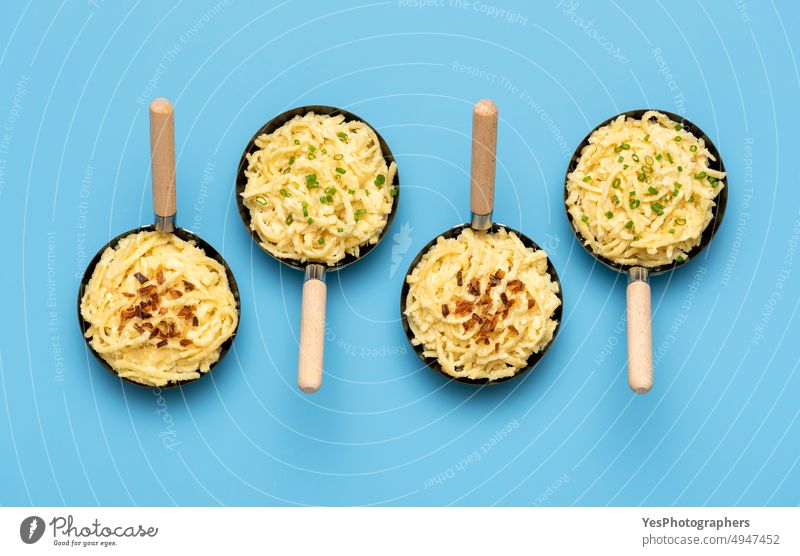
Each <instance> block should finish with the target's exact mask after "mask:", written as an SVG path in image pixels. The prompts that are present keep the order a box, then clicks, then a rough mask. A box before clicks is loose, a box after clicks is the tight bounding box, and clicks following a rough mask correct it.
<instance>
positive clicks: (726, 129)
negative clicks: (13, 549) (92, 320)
mask: <svg viewBox="0 0 800 556" xmlns="http://www.w3.org/2000/svg"><path fill="white" fill-rule="evenodd" d="M410 4H412V2H402V1H401V2H397V1H393V2H380V1H378V2H372V3H369V2H365V1H364V2H335V3H334V2H318V3H312V2H297V1H287V2H284V3H282V4H274V5H271V4H270V3H268V2H261V1H255V0H236V1H230V0H225V1H222V2H218V1H216V0H206V1H192V2H189V1H184V2H176V3H174V4H171V5H168V3H165V2H159V1H155V0H143V1H140V2H110V1H106V2H103V1H101V0H97V2H95V3H91V2H87V1H85V0H75V1H64V2H55V1H54V2H46V1H32V2H24V1H15V2H4V4H3V6H4V7H3V17H2V20H1V21H0V48H2V52H0V71H2V84H1V85H0V125H2V126H3V129H2V130H0V131H1V132H0V139H2V141H0V170H2V172H1V173H0V178H2V181H0V222H1V224H0V225H1V226H2V237H3V241H2V252H3V260H4V261H5V265H4V266H5V268H4V269H3V271H2V273H0V291H2V292H3V302H2V324H0V331H1V332H2V333H0V389H1V390H2V396H0V462H2V467H1V468H0V503H2V504H3V505H26V504H37V505H59V504H70V505H95V504H102V505H172V504H178V505H215V504H225V505H282V504H290V505H295V504H297V505H306V504H311V505H350V504H397V505H446V504H456V505H491V504H499V505H531V504H535V505H539V504H545V505H604V504H611V505H639V504H642V505H672V504H678V505H735V504H748V505H762V504H767V505H796V504H798V503H800V465H798V458H800V453H799V452H800V450H798V446H800V423H798V415H800V404H799V403H798V400H799V399H800V375H799V374H798V372H797V371H798V369H797V367H798V360H799V359H800V357H799V355H800V342H798V341H797V338H798V333H800V320H799V319H798V318H797V311H798V304H799V302H800V281H799V280H798V279H797V276H798V274H800V258H798V254H797V252H796V250H795V249H796V248H797V240H798V237H799V236H800V213H799V212H798V209H800V192H798V178H800V173H799V172H798V166H797V161H798V151H800V141H799V140H798V136H797V129H798V127H800V115H799V113H798V111H797V109H796V102H797V98H798V96H800V74H798V64H797V60H796V58H795V52H797V51H799V50H800V44H798V39H797V37H798V28H797V27H798V21H799V20H798V18H799V17H800V10H798V7H797V4H796V3H795V2H791V1H788V0H787V1H782V2H749V3H746V4H740V5H739V6H737V4H736V3H735V2H733V1H725V2H703V3H702V4H701V3H700V2H697V1H685V2H663V1H662V2H647V3H644V2H633V1H625V2H623V1H612V0H608V1H600V2H588V1H586V2H580V3H577V2H572V3H570V2H566V1H565V2H562V3H561V5H558V3H557V2H556V1H555V0H554V1H550V2H543V3H536V4H534V3H532V2H510V1H507V0H487V1H485V2H483V3H475V2H458V1H457V0H452V1H451V0H438V2H434V3H430V2H428V3H424V2H423V4H427V5H425V6H423V7H414V6H411V5H410ZM417 4H419V2H417ZM431 4H433V5H431ZM215 6H216V7H215ZM499 10H506V11H505V12H504V13H503V12H500V11H499ZM481 72H483V73H481ZM155 96H167V97H169V98H171V99H173V100H174V102H175V105H176V134H177V152H178V187H179V194H178V196H179V200H178V204H179V218H180V222H181V223H182V225H183V226H184V227H188V228H190V229H193V230H194V231H195V232H197V233H199V234H200V235H201V236H202V237H204V238H205V239H206V240H208V241H209V242H210V243H211V244H212V245H214V246H216V247H217V249H218V250H219V251H220V252H222V253H223V254H224V256H225V257H226V259H227V261H228V262H229V264H230V266H231V267H232V268H233V271H234V273H235V275H236V277H237V280H238V282H239V287H240V288H241V293H242V303H243V312H242V322H241V327H240V329H239V336H238V337H237V339H236V342H235V346H234V349H233V350H232V351H231V352H230V353H229V354H228V356H227V358H226V359H225V360H224V362H222V363H221V364H220V365H219V366H218V367H217V368H216V369H215V371H214V372H213V373H212V374H211V375H210V376H207V377H205V378H203V379H202V380H200V381H198V382H195V383H194V384H192V385H190V386H188V387H185V388H183V389H177V390H171V391H165V392H158V391H153V390H151V389H147V388H138V387H135V386H132V385H129V384H121V383H120V381H119V380H118V379H116V378H115V377H114V376H113V375H111V374H110V373H108V372H106V371H105V370H104V369H103V368H102V367H100V365H99V364H98V363H97V362H96V361H94V360H93V359H92V357H91V355H90V354H89V353H88V352H87V350H86V348H85V345H84V342H83V340H82V339H81V336H80V333H79V330H78V327H77V325H76V307H75V300H76V292H77V287H78V283H79V277H80V275H81V274H82V272H83V270H84V268H85V266H86V264H87V263H88V260H89V259H90V258H91V257H92V256H93V254H94V253H95V252H96V251H97V249H99V248H100V246H102V245H103V243H105V242H106V241H107V240H108V239H109V238H110V237H113V236H115V235H117V234H118V233H120V232H122V231H125V230H127V229H130V228H133V227H136V226H139V225H141V224H145V223H149V222H151V209H150V189H149V163H148V149H149V143H148V123H147V110H146V106H147V102H148V101H149V99H151V98H153V97H155ZM483 97H491V98H493V99H494V100H495V101H496V103H497V104H498V106H499V108H500V114H501V121H500V130H499V144H498V149H499V156H498V177H497V206H496V210H495V215H496V216H497V218H498V219H499V220H501V221H503V222H505V223H507V224H509V225H511V226H513V227H516V228H518V229H520V230H521V231H523V232H524V233H526V234H527V235H529V236H530V237H532V238H533V239H534V240H535V241H537V242H538V243H539V244H540V245H542V246H543V247H545V248H546V249H547V250H548V251H549V254H550V256H551V258H552V259H553V261H554V263H555V266H556V268H557V269H558V271H559V273H560V275H561V280H562V283H563V288H564V297H565V311H564V320H563V324H562V327H561V332H560V334H559V336H558V338H557V341H556V342H555V344H554V346H553V347H552V349H551V350H550V351H549V352H548V353H547V355H546V357H545V358H544V359H543V361H542V362H541V363H540V364H539V365H538V366H537V367H536V369H535V370H534V371H533V372H531V373H529V374H528V375H527V376H526V377H525V378H524V379H522V380H518V381H511V382H510V383H506V384H503V385H499V386H495V387H490V388H484V389H476V388H472V387H468V386H465V385H460V384H451V383H448V382H447V381H445V380H444V379H442V378H441V377H440V376H438V375H436V374H435V373H434V372H432V371H430V370H429V369H427V368H424V367H422V366H421V364H420V362H419V361H418V359H417V357H416V355H415V354H414V353H413V352H412V351H411V350H410V348H409V346H408V345H407V341H406V338H405V336H404V334H403V331H402V329H401V326H400V323H399V320H398V306H399V300H398V297H399V291H400V287H401V283H402V280H403V276H404V273H405V271H406V269H407V267H408V264H409V263H410V261H411V259H412V258H413V257H414V255H415V254H416V253H417V251H418V250H419V249H420V248H421V247H422V246H423V245H424V244H425V243H426V242H427V241H428V240H430V239H431V238H432V237H434V236H435V235H436V234H437V233H439V232H440V231H443V230H445V229H447V228H449V227H451V226H453V225H455V224H457V223H460V222H462V221H464V220H465V219H466V218H467V216H468V205H467V199H466V192H467V184H468V168H469V156H470V150H469V132H470V127H471V119H470V118H471V116H470V110H471V105H472V103H473V102H475V101H476V100H477V99H479V98H483ZM315 103H320V104H331V105H335V106H341V107H343V108H347V109H349V110H351V111H354V112H356V113H357V114H359V115H361V116H362V117H364V118H366V119H367V120H368V121H369V122H371V123H372V124H373V125H374V126H375V127H376V128H377V129H378V130H379V131H380V132H381V133H382V134H383V136H384V137H385V138H386V140H387V141H388V143H389V145H390V146H391V148H392V149H393V151H394V153H395V155H396V156H397V159H398V164H399V168H400V173H401V178H402V187H403V194H402V200H401V203H400V208H399V211H398V214H397V217H396V219H395V221H394V224H393V227H392V230H391V231H390V233H389V235H387V237H386V240H385V241H384V242H383V243H382V244H381V245H380V246H379V248H377V249H376V250H375V251H374V252H373V253H372V254H371V255H370V256H369V257H367V258H366V259H364V260H363V261H360V262H359V263H358V264H355V265H352V266H351V267H348V268H347V269H345V270H343V271H342V272H339V273H336V274H332V275H331V276H330V277H329V295H328V298H329V301H328V315H329V318H328V342H327V344H326V354H325V370H326V377H325V382H324V385H323V388H322V390H321V391H320V392H319V393H318V394H317V395H314V396H304V395H302V394H301V393H299V391H298V390H297V388H296V386H295V381H296V374H295V373H296V360H297V355H296V351H297V349H296V343H297V334H298V325H299V306H300V303H299V301H300V288H301V274H300V273H299V272H295V271H292V270H290V269H287V268H283V267H281V266H280V265H278V264H277V263H276V262H274V261H273V260H271V259H270V258H269V257H267V256H266V255H265V254H264V253H263V252H261V251H260V250H259V249H257V247H256V246H255V245H254V243H253V242H252V241H251V239H250V237H249V236H248V234H247V232H246V231H245V229H244V228H243V226H242V224H241V222H240V221H239V217H238V214H237V212H236V203H235V200H234V192H233V182H234V177H235V172H236V166H237V163H238V161H239V157H240V155H241V151H242V148H243V147H244V145H245V143H246V142H247V140H248V139H249V138H250V136H251V134H252V133H253V132H254V131H255V130H256V129H258V128H259V127H260V126H261V125H262V124H263V123H264V122H266V121H267V120H268V119H270V118H271V117H272V116H274V115H276V114H277V113H279V112H282V111H283V110H285V109H287V108H290V107H293V106H298V105H303V104H315ZM641 107H657V108H662V109H665V110H669V111H673V112H678V113H681V114H683V115H685V116H686V117H688V118H689V119H691V120H693V121H694V122H695V123H696V124H698V125H699V126H700V127H702V128H703V129H704V130H705V131H706V132H707V133H708V134H709V136H711V137H712V139H713V140H714V141H715V143H716V144H717V146H718V147H719V149H720V151H721V152H722V154H723V158H724V162H725V164H726V166H727V169H728V171H729V180H728V183H729V187H730V195H729V201H728V212H727V215H726V218H725V221H724V224H723V226H722V228H721V230H720V231H719V234H718V235H717V237H716V239H715V240H714V242H713V244H711V246H710V247H709V248H708V249H707V250H706V251H705V252H704V253H703V255H702V256H701V257H700V258H698V259H697V260H694V261H692V262H690V263H689V264H687V265H685V266H684V267H682V268H681V269H680V271H678V272H675V273H674V274H673V275H665V276H659V277H657V278H655V279H654V280H653V281H652V286H653V309H654V314H653V321H654V329H653V330H654V345H655V348H656V354H655V363H656V385H655V387H654V389H653V391H652V392H651V393H650V394H648V395H647V396H643V397H637V396H634V395H633V394H632V393H631V392H630V391H629V389H628V387H627V384H626V363H625V344H626V340H625V332H624V322H623V320H622V319H623V318H624V303H625V280H624V277H621V276H619V275H617V274H616V273H614V272H611V271H609V270H607V269H605V268H603V267H600V266H598V265H597V264H595V263H594V261H593V259H592V258H591V257H589V256H588V255H587V254H586V253H585V252H584V251H583V249H582V248H581V247H580V246H579V245H578V244H577V242H576V241H575V239H574V237H573V235H572V234H571V232H570V229H569V227H568V224H567V221H566V218H565V216H564V211H563V207H562V188H563V178H564V172H565V169H566V165H567V161H568V158H569V155H570V154H571V153H572V150H573V149H574V148H575V146H576V145H577V144H578V143H579V142H580V140H581V139H583V137H584V136H585V135H586V133H587V132H588V131H589V130H590V129H591V128H592V127H594V126H595V125H596V124H597V123H599V122H600V121H602V120H604V119H605V118H607V117H609V116H612V115H614V114H616V113H618V112H621V111H624V110H628V109H633V108H641ZM493 439H495V440H493Z"/></svg>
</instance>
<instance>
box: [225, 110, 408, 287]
mask: <svg viewBox="0 0 800 556" xmlns="http://www.w3.org/2000/svg"><path fill="white" fill-rule="evenodd" d="M310 112H314V113H315V114H324V115H327V116H331V115H339V114H341V115H343V116H344V118H345V121H358V122H361V123H363V124H365V125H366V126H368V127H369V128H370V129H371V130H372V131H373V133H375V135H376V137H377V138H378V144H379V146H380V148H381V153H382V154H383V159H384V160H385V161H386V165H387V167H388V166H389V165H390V164H391V163H392V162H394V163H395V165H396V171H395V177H394V183H393V184H390V187H394V188H395V189H396V190H397V193H396V194H395V195H394V197H393V201H392V208H391V210H390V212H389V214H388V216H387V217H386V225H385V226H384V227H383V230H381V233H380V234H379V235H378V239H377V240H376V241H375V243H367V244H365V245H360V246H359V255H358V256H357V257H356V256H354V255H350V254H345V256H344V257H343V258H342V259H341V260H340V261H337V262H336V263H334V264H333V265H328V264H326V263H324V262H319V261H305V262H300V261H297V260H294V259H286V258H281V257H277V256H275V255H273V254H272V253H270V252H269V251H267V250H266V249H265V248H264V247H263V246H262V245H261V243H262V241H263V240H262V239H261V238H260V237H259V236H258V232H256V231H255V230H253V229H252V228H251V227H250V224H251V222H252V219H251V217H250V209H248V208H247V207H246V206H245V204H244V200H243V198H242V195H241V194H242V193H243V192H244V188H245V186H246V185H247V178H246V177H245V175H244V172H245V170H246V169H247V155H248V154H251V153H252V152H253V151H254V150H257V149H256V148H255V141H256V139H258V137H260V136H261V135H263V134H269V133H272V132H274V131H275V130H276V129H278V128H279V127H281V126H282V125H283V124H285V123H286V122H288V121H289V120H291V119H292V118H294V117H295V116H298V115H304V114H308V113H310ZM400 193H401V190H400V169H399V167H398V166H397V160H396V159H395V157H394V154H393V153H392V150H391V149H390V148H389V144H388V143H387V142H386V140H385V139H384V138H383V136H382V135H381V134H380V133H379V132H378V130H377V129H376V128H375V127H374V126H373V125H372V124H371V123H369V122H368V121H367V120H365V119H364V118H362V117H361V116H359V115H357V114H354V113H353V112H350V111H349V110H345V109H344V108H339V107H336V106H329V105H324V104H309V105H304V106H297V107H295V108H290V109H288V110H284V111H283V112H281V113H279V114H277V115H276V116H273V117H272V118H271V119H270V120H268V121H267V122H266V123H265V124H264V125H262V126H261V127H260V128H259V129H258V130H257V131H256V132H255V133H254V134H253V136H252V137H251V138H250V140H249V141H248V142H247V143H246V144H245V147H244V149H243V150H242V156H241V157H240V158H239V165H238V166H237V168H236V177H235V181H234V194H235V196H236V208H237V212H238V213H239V218H240V220H241V221H242V224H243V225H244V227H245V230H247V233H248V234H249V235H250V237H251V238H252V239H253V241H255V243H256V245H257V246H258V248H259V249H260V250H261V251H263V252H264V253H266V254H267V255H269V256H270V257H271V258H272V259H274V260H276V261H278V262H279V263H282V264H285V265H287V266H289V267H290V268H293V269H295V270H301V271H303V270H305V269H306V267H308V266H310V265H319V266H322V267H324V268H325V272H335V271H337V270H341V269H343V268H344V267H346V266H349V265H351V264H352V263H354V262H356V261H358V260H361V259H363V258H364V257H366V256H367V255H368V254H369V253H370V252H372V251H373V250H374V249H375V248H376V247H378V245H379V244H380V243H381V241H382V240H383V238H384V237H386V235H387V233H388V231H389V228H390V227H391V225H392V222H393V221H394V217H395V215H396V214H397V209H398V207H399V205H400Z"/></svg>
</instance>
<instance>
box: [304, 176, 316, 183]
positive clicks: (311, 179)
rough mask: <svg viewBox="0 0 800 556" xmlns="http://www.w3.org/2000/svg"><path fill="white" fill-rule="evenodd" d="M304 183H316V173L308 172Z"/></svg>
mask: <svg viewBox="0 0 800 556" xmlns="http://www.w3.org/2000/svg"><path fill="white" fill-rule="evenodd" d="M306 183H317V175H316V174H309V175H307V176H306Z"/></svg>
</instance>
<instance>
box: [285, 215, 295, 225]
mask: <svg viewBox="0 0 800 556" xmlns="http://www.w3.org/2000/svg"><path fill="white" fill-rule="evenodd" d="M293 221H294V218H292V215H291V214H290V215H289V216H287V217H286V223H287V224H291V223H292V222H293Z"/></svg>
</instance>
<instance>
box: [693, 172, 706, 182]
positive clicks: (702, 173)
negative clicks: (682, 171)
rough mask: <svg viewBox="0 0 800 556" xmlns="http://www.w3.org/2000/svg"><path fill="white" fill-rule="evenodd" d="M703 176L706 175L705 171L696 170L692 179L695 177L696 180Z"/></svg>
mask: <svg viewBox="0 0 800 556" xmlns="http://www.w3.org/2000/svg"><path fill="white" fill-rule="evenodd" d="M704 177H706V173H705V172H697V173H696V174H695V175H694V179H696V180H702V179H703V178H704Z"/></svg>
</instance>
